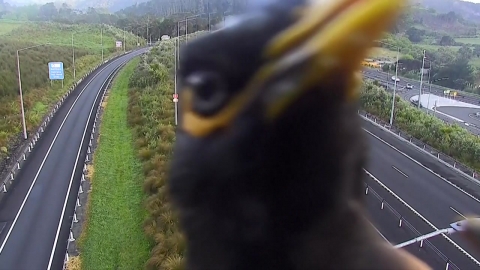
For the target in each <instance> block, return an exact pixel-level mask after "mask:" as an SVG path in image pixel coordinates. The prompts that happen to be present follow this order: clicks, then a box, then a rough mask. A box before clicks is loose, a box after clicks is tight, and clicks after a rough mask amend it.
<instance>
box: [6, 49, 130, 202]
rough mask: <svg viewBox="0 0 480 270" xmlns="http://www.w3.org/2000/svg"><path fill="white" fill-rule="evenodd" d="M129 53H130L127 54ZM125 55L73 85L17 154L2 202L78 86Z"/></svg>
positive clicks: (7, 179) (8, 170) (7, 174)
mask: <svg viewBox="0 0 480 270" xmlns="http://www.w3.org/2000/svg"><path fill="white" fill-rule="evenodd" d="M126 53H129V52H126ZM122 55H124V53H122V54H120V55H115V56H113V57H111V58H108V59H107V60H105V61H104V62H103V63H100V64H98V65H96V66H95V67H94V68H92V69H91V70H90V71H88V72H87V73H86V74H85V75H84V76H82V77H81V78H80V80H78V81H77V82H75V83H73V85H72V86H71V87H70V88H69V89H68V91H67V92H66V93H65V94H64V95H63V96H62V98H61V99H60V100H59V101H58V102H57V103H56V104H55V106H53V109H52V110H51V111H50V112H49V113H48V114H47V116H45V117H44V118H43V121H42V123H41V124H40V127H39V128H38V129H37V130H36V131H35V132H34V133H33V136H32V137H31V139H30V140H29V141H28V143H25V145H24V146H23V148H20V149H21V150H20V151H18V152H17V154H16V155H15V157H14V160H15V161H14V162H13V164H12V165H11V168H10V169H7V171H6V175H5V177H4V178H3V180H2V182H0V185H1V187H0V188H1V192H0V202H1V201H2V200H3V198H4V197H5V194H6V193H8V190H9V189H10V187H11V186H12V184H13V181H14V180H15V177H16V176H17V175H18V174H19V172H20V170H21V169H22V166H23V164H24V163H25V161H26V160H27V158H28V157H29V156H30V154H31V153H32V151H33V148H34V147H35V145H36V143H37V142H38V140H39V139H40V137H41V136H42V134H43V133H44V132H45V130H46V128H47V126H48V124H49V123H50V121H51V120H52V118H53V117H54V116H55V114H56V112H57V111H58V110H59V109H60V107H61V106H62V105H63V103H64V102H65V100H66V99H67V98H68V97H69V95H70V94H71V93H72V92H73V91H74V90H75V88H76V87H77V85H79V84H80V83H81V82H82V81H83V80H84V79H85V78H87V77H88V76H89V75H90V74H92V72H94V71H95V70H96V69H97V68H99V67H100V66H102V65H103V64H105V63H107V62H110V61H112V60H114V59H116V58H119V57H121V56H122Z"/></svg>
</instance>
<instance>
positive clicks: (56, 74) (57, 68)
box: [48, 62, 65, 80]
mask: <svg viewBox="0 0 480 270" xmlns="http://www.w3.org/2000/svg"><path fill="white" fill-rule="evenodd" d="M48 77H49V78H50V80H63V79H65V72H64V71H63V63H62V62H50V63H48Z"/></svg>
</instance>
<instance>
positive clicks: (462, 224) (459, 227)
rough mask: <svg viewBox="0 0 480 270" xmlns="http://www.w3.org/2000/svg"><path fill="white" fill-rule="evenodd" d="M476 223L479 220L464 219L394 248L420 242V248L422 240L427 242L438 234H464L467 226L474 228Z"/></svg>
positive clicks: (479, 219)
mask: <svg viewBox="0 0 480 270" xmlns="http://www.w3.org/2000/svg"><path fill="white" fill-rule="evenodd" d="M478 222H480V218H471V219H465V220H462V221H458V222H454V223H451V224H450V227H449V228H445V229H440V230H437V231H434V232H431V233H427V234H424V235H422V236H419V237H416V238H414V239H412V240H409V241H406V242H403V243H400V244H397V245H395V248H402V247H405V246H408V245H411V244H414V243H418V242H420V246H423V241H424V240H427V239H429V238H432V237H434V236H437V235H440V234H454V233H456V232H465V231H467V230H468V227H469V226H472V227H474V226H476V225H478V224H479V223H478Z"/></svg>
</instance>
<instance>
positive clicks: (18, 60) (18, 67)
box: [17, 50, 27, 140]
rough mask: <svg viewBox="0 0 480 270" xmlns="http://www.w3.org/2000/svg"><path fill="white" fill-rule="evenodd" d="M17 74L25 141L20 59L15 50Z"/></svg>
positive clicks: (25, 129)
mask: <svg viewBox="0 0 480 270" xmlns="http://www.w3.org/2000/svg"><path fill="white" fill-rule="evenodd" d="M17 73H18V88H19V91H20V106H21V107H22V126H23V139H25V140H26V139H27V127H26V125H25V109H24V108H23V93H22V78H21V77H20V57H19V55H18V50H17Z"/></svg>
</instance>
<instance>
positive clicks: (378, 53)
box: [369, 48, 402, 61]
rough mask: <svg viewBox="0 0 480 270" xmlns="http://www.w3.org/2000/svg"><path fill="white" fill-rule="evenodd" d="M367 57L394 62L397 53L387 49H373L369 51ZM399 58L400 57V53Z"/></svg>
mask: <svg viewBox="0 0 480 270" xmlns="http://www.w3.org/2000/svg"><path fill="white" fill-rule="evenodd" d="M369 57H370V58H374V59H388V60H390V61H395V60H396V58H397V52H394V51H391V50H389V49H387V48H373V49H372V50H371V51H370V54H369ZM399 57H402V54H401V53H400V56H399Z"/></svg>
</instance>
